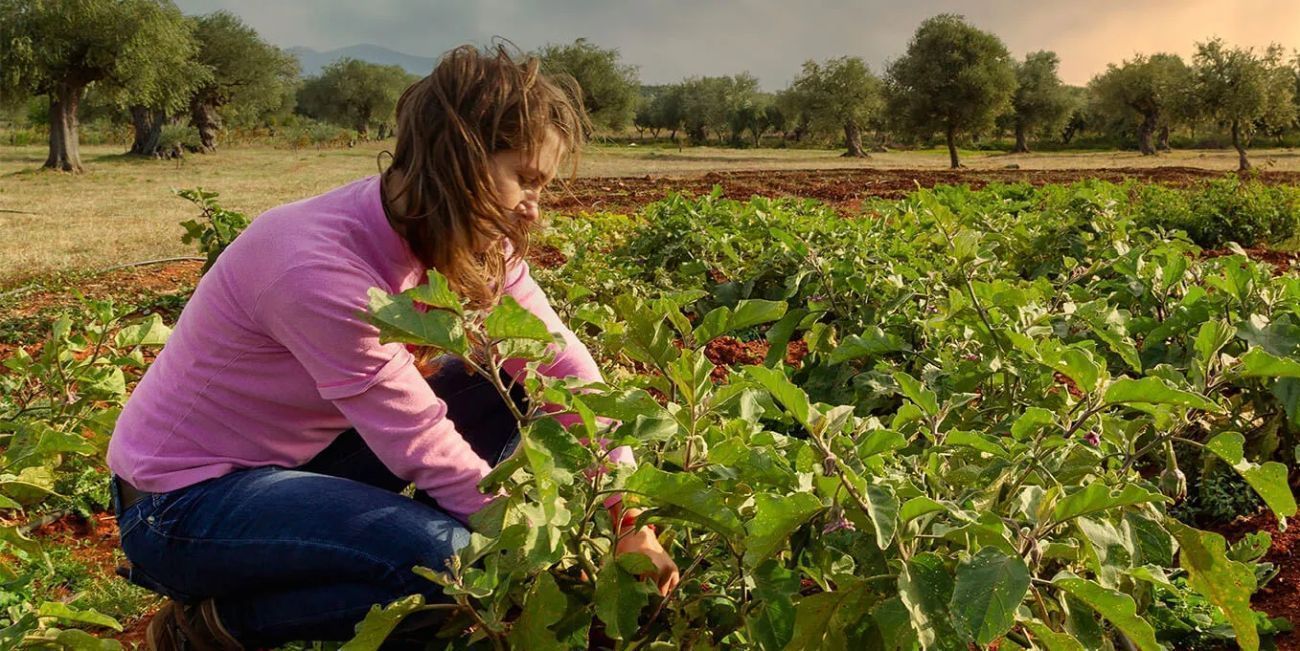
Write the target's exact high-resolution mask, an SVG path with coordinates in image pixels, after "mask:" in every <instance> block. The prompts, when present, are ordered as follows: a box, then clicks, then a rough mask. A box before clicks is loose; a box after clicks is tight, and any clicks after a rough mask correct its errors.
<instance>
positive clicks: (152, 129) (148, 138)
mask: <svg viewBox="0 0 1300 651" xmlns="http://www.w3.org/2000/svg"><path fill="white" fill-rule="evenodd" d="M166 121H167V114H166V113H165V112H163V111H159V110H156V109H150V108H147V107H144V106H132V107H131V126H133V127H134V128H135V141H134V142H132V143H131V152H130V153H132V154H134V155H136V156H161V155H162V153H163V152H162V128H163V123H164V122H166Z"/></svg>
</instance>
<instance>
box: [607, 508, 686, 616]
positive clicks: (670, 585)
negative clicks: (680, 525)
mask: <svg viewBox="0 0 1300 651" xmlns="http://www.w3.org/2000/svg"><path fill="white" fill-rule="evenodd" d="M637 513H639V511H637V510H635V509H629V510H628V515H629V516H630V517H636V514H637ZM615 521H616V522H618V520H615ZM614 550H615V553H616V554H626V553H628V552H636V553H638V554H645V555H646V557H647V558H649V559H650V562H652V563H654V566H655V571H656V573H657V575H652V574H648V573H647V574H646V575H644V576H643V577H642V578H645V576H650V577H651V578H653V579H654V580H655V583H656V584H657V585H658V586H659V594H661V595H663V596H665V597H667V596H668V594H669V593H670V592H672V591H673V589H674V588H676V587H677V583H678V581H681V578H682V577H681V573H680V572H679V571H678V570H677V563H674V562H673V559H672V557H671V556H669V555H668V552H667V551H665V550H664V548H663V545H660V544H659V539H658V538H656V537H655V532H654V529H652V528H650V527H641V528H640V529H637V530H636V531H629V532H627V533H623V532H619V538H618V544H617V545H616V546H615V547H614Z"/></svg>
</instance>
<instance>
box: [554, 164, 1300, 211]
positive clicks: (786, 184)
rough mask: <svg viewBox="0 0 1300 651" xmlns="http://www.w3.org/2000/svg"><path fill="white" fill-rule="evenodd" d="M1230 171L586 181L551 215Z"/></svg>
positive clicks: (726, 175)
mask: <svg viewBox="0 0 1300 651" xmlns="http://www.w3.org/2000/svg"><path fill="white" fill-rule="evenodd" d="M1223 176H1224V173H1223V172H1218V171H1214V170H1207V169H1199V168H1193V167H1154V168H1123V167H1121V168H1114V169H1060V170H978V171H975V170H909V169H860V168H852V169H827V170H787V171H770V170H752V171H721V172H709V173H708V174H704V175H702V176H694V177H680V178H677V177H651V176H631V177H595V178H580V179H575V180H574V181H572V182H570V183H569V184H568V187H567V188H563V189H560V190H558V191H555V192H554V193H553V194H551V195H550V196H548V197H547V200H546V203H547V207H546V208H547V210H550V211H560V212H572V211H575V210H581V211H588V212H599V211H607V212H632V211H635V210H636V209H638V208H640V207H641V206H644V205H646V204H648V203H650V202H653V201H658V200H660V199H663V198H664V196H665V195H667V194H669V193H670V192H675V191H680V192H685V193H690V194H700V193H708V192H709V191H710V190H711V189H712V188H713V186H714V185H719V186H721V187H722V193H723V196H726V197H730V198H734V199H748V198H749V197H751V196H754V195H759V196H765V197H787V196H792V197H802V198H808V199H818V200H821V201H825V202H827V203H829V204H831V205H833V206H835V207H836V208H842V209H857V208H858V207H859V206H860V204H861V203H862V201H863V200H864V199H868V198H872V197H880V198H884V199H901V198H903V197H905V196H907V195H908V194H909V193H911V192H914V191H915V190H916V189H917V188H918V187H921V188H930V187H934V186H936V185H969V186H970V187H972V188H974V189H979V188H982V187H984V186H986V185H988V184H990V183H999V182H1000V183H1019V182H1024V183H1030V184H1032V185H1046V184H1049V183H1073V182H1075V181H1082V180H1086V179H1098V180H1103V181H1115V182H1118V181H1124V180H1128V179H1132V180H1136V181H1142V182H1146V183H1159V184H1161V185H1168V186H1172V187H1183V186H1187V185H1192V184H1194V183H1198V182H1201V181H1207V180H1211V179H1216V178H1222V177H1223ZM1258 178H1259V179H1260V180H1261V181H1263V182H1265V183H1270V184H1282V183H1286V184H1294V183H1300V172H1259V173H1258Z"/></svg>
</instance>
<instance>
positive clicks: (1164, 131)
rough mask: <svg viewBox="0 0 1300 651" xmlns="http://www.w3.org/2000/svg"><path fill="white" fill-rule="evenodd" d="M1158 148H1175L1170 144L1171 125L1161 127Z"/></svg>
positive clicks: (1162, 149)
mask: <svg viewBox="0 0 1300 651" xmlns="http://www.w3.org/2000/svg"><path fill="white" fill-rule="evenodd" d="M1156 148H1158V149H1159V150H1160V151H1173V150H1174V148H1173V147H1170V146H1169V125H1165V126H1162V127H1160V138H1159V139H1158V140H1157V141H1156Z"/></svg>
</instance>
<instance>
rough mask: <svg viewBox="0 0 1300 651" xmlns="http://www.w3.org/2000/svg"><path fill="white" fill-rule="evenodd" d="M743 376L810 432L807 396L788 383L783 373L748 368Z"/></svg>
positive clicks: (809, 410) (774, 369) (770, 369)
mask: <svg viewBox="0 0 1300 651" xmlns="http://www.w3.org/2000/svg"><path fill="white" fill-rule="evenodd" d="M745 374H746V375H748V376H749V377H750V378H751V379H752V380H754V381H755V382H757V383H758V384H759V386H761V387H763V388H764V389H767V392H768V393H770V394H772V397H773V398H775V399H776V401H777V402H779V403H781V406H783V407H785V408H786V410H787V411H789V412H790V414H791V415H793V416H794V419H795V421H797V422H798V423H799V424H800V425H803V426H804V427H805V428H806V429H808V430H809V431H812V422H811V421H810V419H809V416H810V413H811V410H812V407H811V406H810V405H809V403H808V394H806V393H804V392H803V389H800V388H799V387H797V386H795V385H794V383H792V382H790V379H789V378H787V377H786V376H785V372H784V371H782V370H781V369H778V368H765V367H761V366H750V367H746V368H745Z"/></svg>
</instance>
